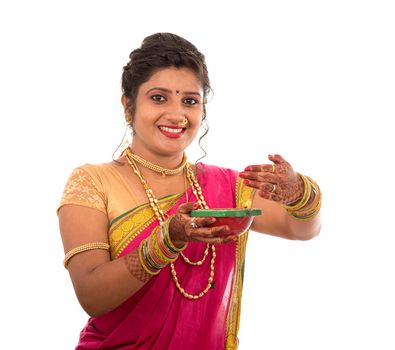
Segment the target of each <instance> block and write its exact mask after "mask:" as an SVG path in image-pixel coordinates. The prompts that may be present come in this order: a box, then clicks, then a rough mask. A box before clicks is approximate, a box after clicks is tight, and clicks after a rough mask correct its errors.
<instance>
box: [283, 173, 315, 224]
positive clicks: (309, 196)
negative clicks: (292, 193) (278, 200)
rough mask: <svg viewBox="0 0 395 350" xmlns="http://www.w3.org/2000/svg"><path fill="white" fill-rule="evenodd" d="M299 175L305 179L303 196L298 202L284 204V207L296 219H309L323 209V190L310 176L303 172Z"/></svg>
mask: <svg viewBox="0 0 395 350" xmlns="http://www.w3.org/2000/svg"><path fill="white" fill-rule="evenodd" d="M298 175H299V176H300V178H301V179H302V180H303V185H304V192H303V196H302V198H301V199H300V200H299V201H298V202H296V203H294V204H292V205H283V207H284V208H285V209H286V211H287V212H288V213H289V214H290V215H292V216H293V217H294V218H295V219H297V220H301V221H309V220H311V219H313V218H314V217H315V216H316V215H317V214H318V213H319V211H320V209H321V197H322V196H321V190H320V188H319V186H318V184H317V183H316V182H315V181H314V180H313V179H311V178H310V177H308V176H305V175H302V174H298Z"/></svg>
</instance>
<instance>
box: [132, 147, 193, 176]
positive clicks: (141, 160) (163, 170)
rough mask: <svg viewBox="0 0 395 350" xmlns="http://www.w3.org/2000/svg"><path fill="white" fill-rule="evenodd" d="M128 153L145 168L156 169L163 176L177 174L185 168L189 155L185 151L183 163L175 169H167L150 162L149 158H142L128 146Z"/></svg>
mask: <svg viewBox="0 0 395 350" xmlns="http://www.w3.org/2000/svg"><path fill="white" fill-rule="evenodd" d="M126 155H127V156H129V157H130V158H132V159H133V160H135V161H136V162H137V163H139V164H141V165H142V166H143V167H144V168H147V169H150V170H152V171H155V172H156V173H159V174H162V175H163V177H165V176H166V175H177V174H179V173H180V172H181V171H183V170H184V168H185V166H186V165H187V157H186V156H185V153H183V154H182V161H181V165H180V166H179V167H177V168H175V169H167V168H163V167H161V166H159V165H156V164H153V163H151V162H149V161H148V160H145V159H144V158H141V157H140V156H138V155H137V154H134V153H133V152H132V150H131V149H130V148H127V150H126Z"/></svg>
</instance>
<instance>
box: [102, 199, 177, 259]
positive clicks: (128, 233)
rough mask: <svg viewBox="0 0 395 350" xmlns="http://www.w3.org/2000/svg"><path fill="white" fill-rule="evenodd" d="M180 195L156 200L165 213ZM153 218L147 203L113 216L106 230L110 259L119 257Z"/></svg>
mask: <svg viewBox="0 0 395 350" xmlns="http://www.w3.org/2000/svg"><path fill="white" fill-rule="evenodd" d="M182 196H183V194H175V195H170V196H166V197H163V198H161V199H159V200H158V201H159V203H160V206H161V207H162V209H163V211H164V212H165V213H167V212H168V211H169V210H170V209H171V208H172V207H173V206H174V205H175V204H176V203H177V201H178V200H179V199H180V198H181V197H182ZM155 220H156V218H155V215H154V213H153V210H152V208H151V206H150V205H149V203H145V204H142V205H139V206H138V207H136V208H133V209H131V210H128V211H127V212H125V213H123V214H121V215H119V216H118V217H117V218H115V219H114V220H113V221H112V222H111V225H110V229H109V232H108V239H109V243H110V252H111V259H112V260H114V259H117V258H119V256H120V255H121V254H122V252H123V251H124V249H125V248H126V247H127V246H128V245H129V244H130V243H131V241H132V240H133V239H134V238H136V237H137V236H138V235H139V234H140V233H141V232H143V231H144V230H145V229H146V228H147V227H148V226H149V225H151V224H152V223H153V222H154V221H155Z"/></svg>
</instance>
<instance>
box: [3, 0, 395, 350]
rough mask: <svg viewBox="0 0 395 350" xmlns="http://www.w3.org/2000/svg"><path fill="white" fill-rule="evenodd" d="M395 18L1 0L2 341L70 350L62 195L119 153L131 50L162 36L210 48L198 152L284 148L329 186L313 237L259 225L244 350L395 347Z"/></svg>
mask: <svg viewBox="0 0 395 350" xmlns="http://www.w3.org/2000/svg"><path fill="white" fill-rule="evenodd" d="M394 17H395V13H394V10H393V8H392V7H391V1H380V0H376V1H351V0H342V1H340V0H339V1H338V0H332V1H307V0H301V1H285V0H284V1H281V0H280V1H248V0H246V1H243V2H236V1H227V2H219V1H218V2H215V1H196V2H188V1H171V0H168V1H155V0H153V1H149V2H148V1H147V2H143V1H112V2H110V1H70V0H69V1H42V0H37V1H17V0H16V1H12V2H11V1H1V3H0V45H1V53H0V101H1V102H0V116H1V127H0V143H1V147H0V150H1V161H2V167H1V169H2V170H1V199H2V200H1V219H2V237H3V241H2V246H3V249H2V254H1V255H0V259H1V260H0V269H1V280H2V283H1V295H2V297H1V299H0V300H1V310H2V316H1V320H0V323H1V330H2V331H1V333H2V344H4V343H5V344H7V346H6V347H4V348H7V349H59V350H63V349H64V350H66V349H73V347H74V346H75V344H76V342H77V339H78V333H79V331H80V330H81V329H82V327H83V326H84V324H85V322H86V319H87V316H86V315H85V313H84V312H83V311H82V309H81V308H80V306H79V305H78V302H77V300H76V298H75V296H74V291H73V288H72V285H71V282H70V280H69V277H68V273H67V271H66V270H65V269H64V268H63V266H62V259H63V248H62V243H61V240H60V235H59V232H58V223H57V217H56V213H55V210H56V207H57V203H58V201H59V199H60V196H61V193H62V190H63V186H64V183H65V181H66V179H67V177H68V175H69V173H70V172H71V170H72V169H73V168H74V167H76V166H78V165H80V164H82V163H86V162H89V163H95V162H106V161H109V160H110V159H111V157H112V153H113V152H114V151H115V149H116V147H117V145H118V143H119V141H120V139H121V137H122V135H123V131H124V121H123V113H122V108H121V104H120V96H121V90H120V77H121V71H122V67H123V65H124V64H125V63H126V62H127V61H128V55H129V53H130V51H131V50H132V49H134V48H136V47H137V46H139V45H140V43H141V41H142V39H143V38H144V37H145V36H147V35H150V34H152V33H155V32H158V31H169V32H174V33H177V34H179V35H181V36H183V37H185V38H186V39H188V40H190V41H191V42H193V43H194V44H195V45H196V46H197V47H198V48H199V49H200V50H201V51H202V52H203V53H204V54H205V55H206V59H207V64H208V68H209V72H210V78H211V82H212V87H213V89H214V92H215V94H214V98H213V99H212V100H211V102H210V104H209V106H208V119H209V124H210V132H209V135H208V136H207V137H206V139H205V140H206V141H205V142H204V145H205V148H206V149H207V151H208V156H207V157H206V158H205V162H206V163H211V164H217V165H221V166H225V167H230V168H234V169H238V170H242V169H243V168H244V167H245V166H246V165H249V164H252V163H264V162H267V155H268V154H269V153H279V154H282V155H283V156H284V157H285V158H286V159H287V160H289V161H290V162H291V164H292V165H293V166H294V168H295V169H296V170H297V171H300V172H302V173H305V174H307V175H310V176H311V177H313V178H314V179H316V180H317V181H318V182H319V184H320V185H321V188H322V191H323V194H324V204H323V209H322V215H323V228H322V231H321V234H320V236H319V237H317V238H315V239H314V240H311V241H308V242H292V241H286V240H283V239H279V238H273V237H270V236H265V235H260V234H257V233H255V232H251V233H250V239H249V243H248V248H247V249H248V250H247V258H246V273H245V284H244V294H243V304H242V315H241V326H240V333H239V338H240V350H250V349H270V350H286V349H287V350H288V349H293V350H299V349H303V350H317V349H320V350H333V349H341V350H342V349H347V350H348V349H359V348H364V349H380V350H384V349H394V348H395V337H394V333H393V330H394V326H395V319H394V318H395V316H394V315H395V301H394V295H395V287H394V283H393V280H394V267H395V255H394V243H393V242H394V240H393V239H392V237H393V236H394V234H395V230H394V227H393V221H394V220H393V217H394V214H393V213H394V212H393V210H394V206H393V202H394V196H395V193H394V188H393V181H394V175H393V174H394V172H393V171H394V166H393V161H394V156H393V154H392V150H393V149H394V140H393V130H394V128H393V127H392V126H390V125H392V124H390V122H391V119H394V117H395V113H394V112H395V108H394V96H395V95H394V94H395V83H394V82H395V68H394V67H395V65H394V62H395V50H394V39H395V38H394V36H395V35H394V33H395V25H394V20H393V19H394ZM188 155H189V158H190V160H191V161H194V160H196V158H197V157H199V155H200V153H199V149H198V147H196V146H194V147H192V148H191V150H190V151H189V152H188ZM266 215H270V213H266ZM208 350H209V349H208Z"/></svg>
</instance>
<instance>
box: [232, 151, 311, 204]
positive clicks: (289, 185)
mask: <svg viewBox="0 0 395 350" xmlns="http://www.w3.org/2000/svg"><path fill="white" fill-rule="evenodd" d="M268 158H269V160H270V161H272V162H273V163H272V164H260V165H249V166H247V167H246V168H245V170H244V171H243V172H241V173H240V174H239V176H240V177H241V178H243V179H244V183H245V184H246V185H247V186H250V187H253V188H256V189H257V190H258V194H259V196H261V197H262V198H265V199H269V200H272V201H275V202H278V203H281V204H285V205H289V204H292V203H295V202H297V201H298V200H299V199H300V198H301V197H302V196H303V192H304V185H303V180H302V179H301V178H300V176H299V175H298V174H297V173H296V172H295V171H294V170H293V168H292V166H291V164H289V163H288V162H287V161H286V160H285V159H284V158H283V157H281V156H280V155H278V154H275V155H269V156H268Z"/></svg>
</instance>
